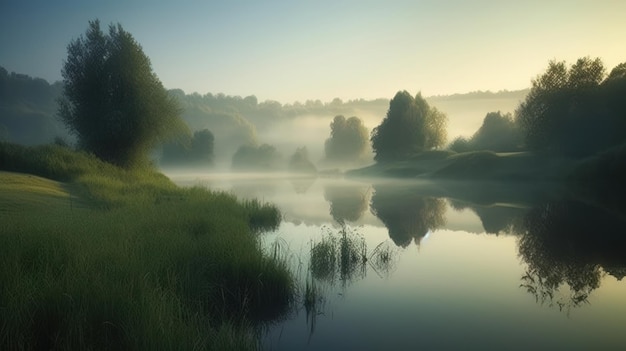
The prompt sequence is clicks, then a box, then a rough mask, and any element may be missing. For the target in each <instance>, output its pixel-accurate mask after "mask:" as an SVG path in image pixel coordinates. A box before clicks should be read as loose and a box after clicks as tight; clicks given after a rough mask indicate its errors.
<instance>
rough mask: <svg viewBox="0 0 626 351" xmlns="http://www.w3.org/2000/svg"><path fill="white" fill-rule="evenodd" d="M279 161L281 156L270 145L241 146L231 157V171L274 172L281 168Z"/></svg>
mask: <svg viewBox="0 0 626 351" xmlns="http://www.w3.org/2000/svg"><path fill="white" fill-rule="evenodd" d="M281 161H282V157H281V155H280V154H279V153H278V151H276V148H275V147H273V146H272V145H268V144H263V145H261V146H252V145H243V146H241V147H239V149H237V152H235V154H234V155H233V163H232V169H233V170H237V171H275V170H278V169H280V168H281ZM283 162H284V161H283Z"/></svg>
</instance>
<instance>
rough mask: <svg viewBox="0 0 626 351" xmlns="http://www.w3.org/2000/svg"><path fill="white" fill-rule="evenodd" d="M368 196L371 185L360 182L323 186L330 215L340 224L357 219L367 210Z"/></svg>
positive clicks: (369, 195)
mask: <svg viewBox="0 0 626 351" xmlns="http://www.w3.org/2000/svg"><path fill="white" fill-rule="evenodd" d="M370 197H371V187H370V186H365V185H362V184H350V185H346V184H327V185H326V187H325V188H324V199H326V201H328V202H329V203H330V215H331V216H332V217H333V219H334V220H335V221H336V222H337V223H339V224H341V225H344V224H345V223H346V221H348V222H356V221H358V220H359V219H360V218H361V217H362V216H363V213H364V212H365V211H366V210H367V208H368V206H369V200H370Z"/></svg>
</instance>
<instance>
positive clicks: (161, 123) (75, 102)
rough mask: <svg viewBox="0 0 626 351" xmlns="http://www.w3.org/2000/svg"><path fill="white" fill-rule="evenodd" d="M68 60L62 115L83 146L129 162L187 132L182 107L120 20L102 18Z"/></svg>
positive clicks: (72, 47)
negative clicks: (105, 24) (103, 22)
mask: <svg viewBox="0 0 626 351" xmlns="http://www.w3.org/2000/svg"><path fill="white" fill-rule="evenodd" d="M67 52H68V56H67V59H66V61H65V62H64V64H63V69H62V72H61V73H62V76H63V97H62V98H61V100H60V105H59V116H60V117H61V119H62V120H63V122H64V123H65V124H66V126H67V127H68V128H69V130H70V131H71V132H72V133H73V134H75V135H76V137H77V139H78V143H79V146H80V147H82V148H84V149H86V150H87V151H89V152H93V153H94V154H95V155H96V156H98V157H99V158H101V159H103V160H105V161H108V162H111V163H114V164H117V165H121V166H125V167H131V166H134V165H138V164H142V163H145V162H147V160H148V155H149V152H150V151H151V150H152V149H153V148H154V147H155V146H157V145H158V144H160V143H161V142H163V141H165V140H168V139H170V138H173V137H174V136H176V135H179V134H181V133H185V132H186V125H185V124H184V122H183V121H182V120H181V119H180V117H179V115H180V108H179V107H178V105H177V103H176V102H175V101H174V99H173V98H172V97H171V96H170V95H168V93H167V91H166V90H165V88H164V87H163V85H162V84H161V82H160V81H159V79H158V77H157V76H156V74H155V73H154V72H153V71H152V67H151V64H150V59H149V58H148V57H147V56H146V55H145V54H144V53H143V50H142V48H141V46H140V45H139V44H138V43H137V42H136V41H135V39H134V38H133V36H132V35H131V34H130V33H128V32H126V31H125V30H124V29H123V28H122V26H121V25H120V24H117V25H113V24H111V25H110V26H109V31H108V34H106V33H104V32H103V31H102V30H101V28H100V22H99V21H98V20H95V21H90V22H89V27H88V29H87V31H86V33H85V35H81V36H80V37H79V38H78V39H75V40H73V41H71V42H70V44H69V45H68V47H67Z"/></svg>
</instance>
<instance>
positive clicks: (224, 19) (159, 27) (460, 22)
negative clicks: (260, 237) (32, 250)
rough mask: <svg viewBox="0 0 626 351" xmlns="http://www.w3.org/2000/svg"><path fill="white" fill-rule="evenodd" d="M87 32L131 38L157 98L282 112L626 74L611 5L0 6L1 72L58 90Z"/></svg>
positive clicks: (622, 26)
mask: <svg viewBox="0 0 626 351" xmlns="http://www.w3.org/2000/svg"><path fill="white" fill-rule="evenodd" d="M95 18H99V19H100V21H101V22H102V24H104V25H108V24H109V23H111V22H120V23H121V24H122V26H123V27H124V28H125V29H126V30H127V31H129V32H130V33H132V34H133V36H134V37H135V38H136V39H137V41H138V42H139V43H140V44H141V45H142V46H143V49H144V52H145V53H146V54H147V55H148V56H149V57H150V59H151V60H152V65H153V69H154V71H155V72H156V73H157V75H158V76H159V78H160V79H161V81H162V82H163V84H164V85H165V86H166V87H167V88H181V89H183V90H185V91H186V92H194V91H197V92H199V93H201V94H204V93H207V92H211V93H219V92H223V93H225V94H228V95H241V96H246V95H251V94H254V95H256V96H257V97H258V98H259V99H260V100H266V99H273V100H278V101H280V102H283V103H291V102H293V101H295V100H299V101H304V100H306V99H321V100H322V101H330V100H332V99H333V98H334V97H339V98H342V99H344V100H347V99H354V98H366V99H371V98H377V97H385V98H390V97H392V96H393V95H394V94H395V92H396V91H398V90H402V89H406V90H409V91H411V92H412V93H415V92H417V91H422V93H423V94H424V95H426V96H429V95H436V94H450V93H463V92H468V91H475V90H493V91H497V90H501V89H508V90H515V89H522V88H525V87H528V86H529V85H530V80H531V79H532V78H533V77H535V76H536V75H538V74H540V73H541V72H542V71H543V70H545V68H546V67H547V64H548V61H549V60H551V59H558V60H566V61H568V62H569V63H571V62H573V61H574V60H576V59H577V58H578V57H582V56H592V57H600V58H601V59H602V60H603V61H604V63H605V65H606V66H607V68H608V69H610V68H612V67H613V66H615V65H617V64H618V63H620V62H624V61H626V45H625V44H626V42H625V41H624V35H625V34H626V21H625V20H624V18H626V1H622V0H596V1H588V0H580V1H576V0H563V1H561V0H552V1H550V0H545V1H535V0H531V1H519V0H518V1H506V0H500V1H497V0H477V1H458V0H449V1H446V0H439V1H436V0H432V1H430V0H428V1H393V0H387V1H367V0H350V1H341V0H333V1H326V0H318V1H307V2H304V1H271V0H270V1H260V0H257V1H193V0H188V1H175V2H174V1H172V2H167V3H162V2H157V1H141V0H134V1H133V0H123V1H122V0H111V1H85V0H82V1H81V0H64V1H63V0H61V1H43V0H37V1H29V0H19V1H18V0H0V66H4V67H5V68H6V69H7V70H9V71H16V72H21V73H27V74H29V75H33V76H39V77H42V78H45V79H48V80H50V81H54V80H59V79H60V78H61V74H60V71H61V66H62V62H63V60H64V59H65V57H66V46H67V44H68V43H69V42H70V40H71V39H72V38H76V37H78V36H79V35H81V34H82V33H84V31H85V30H86V28H87V22H88V21H89V20H91V19H95Z"/></svg>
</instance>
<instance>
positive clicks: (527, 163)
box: [346, 151, 575, 181]
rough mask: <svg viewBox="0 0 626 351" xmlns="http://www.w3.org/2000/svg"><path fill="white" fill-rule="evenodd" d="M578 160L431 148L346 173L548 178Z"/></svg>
mask: <svg viewBox="0 0 626 351" xmlns="http://www.w3.org/2000/svg"><path fill="white" fill-rule="evenodd" d="M574 166H575V161H572V160H568V159H558V160H555V159H551V158H547V157H540V156H536V155H533V154H530V153H528V152H515V153H494V152H491V151H476V152H466V153H454V152H450V151H427V152H423V153H420V154H418V155H416V156H414V157H413V158H411V159H408V160H405V161H395V162H386V163H385V162H381V163H376V164H373V165H371V166H368V167H364V168H360V169H356V170H351V171H348V172H346V175H347V176H351V177H393V178H424V179H446V180H480V181H546V180H560V179H563V178H564V177H565V176H566V175H567V174H568V173H569V172H571V171H572V170H573V169H574Z"/></svg>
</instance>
